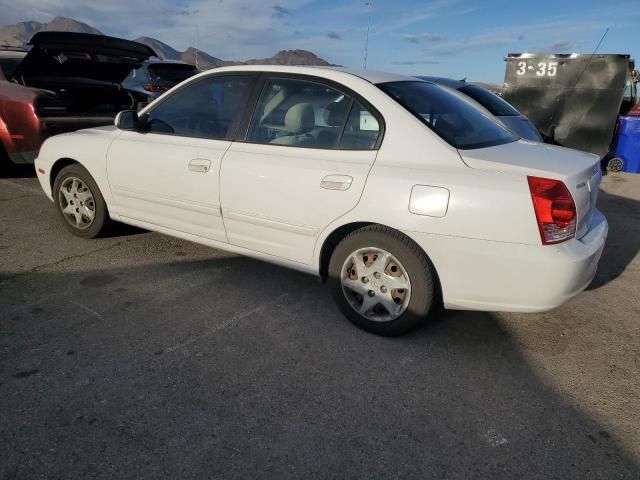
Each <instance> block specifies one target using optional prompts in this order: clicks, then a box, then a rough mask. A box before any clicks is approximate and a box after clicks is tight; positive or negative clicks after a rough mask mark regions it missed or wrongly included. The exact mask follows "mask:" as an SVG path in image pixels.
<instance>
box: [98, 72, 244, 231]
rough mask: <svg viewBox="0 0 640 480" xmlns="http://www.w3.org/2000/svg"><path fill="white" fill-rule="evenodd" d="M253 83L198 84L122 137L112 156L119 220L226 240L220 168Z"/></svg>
mask: <svg viewBox="0 0 640 480" xmlns="http://www.w3.org/2000/svg"><path fill="white" fill-rule="evenodd" d="M253 82H254V77H252V76H247V75H233V76H231V75H227V76H223V75H221V76H211V77H205V78H203V79H200V80H196V81H194V82H192V83H190V84H187V85H186V86H185V87H183V88H181V89H179V90H178V91H176V92H175V93H173V94H171V95H170V96H169V97H167V98H166V99H163V100H161V101H160V103H158V104H157V105H156V106H154V107H153V108H152V110H150V111H149V112H147V113H146V114H145V115H143V117H142V119H141V121H142V123H143V126H142V127H141V131H123V132H122V133H121V134H120V135H119V136H118V138H117V139H116V140H115V141H114V142H113V144H112V145H111V147H110V149H109V152H108V154H107V174H108V177H109V184H110V186H111V192H112V195H113V199H114V202H113V205H111V208H112V210H113V213H115V214H118V215H120V216H121V217H122V219H123V220H124V221H127V219H129V220H134V221H141V222H145V223H148V224H152V225H155V226H159V227H163V228H168V229H170V230H174V231H176V232H183V233H188V234H191V235H197V236H199V237H203V238H207V239H212V240H218V241H224V242H226V241H227V237H226V233H225V229H224V224H223V221H222V216H221V212H220V190H219V185H220V182H219V180H220V177H219V172H220V165H221V161H222V157H223V156H224V154H225V152H226V151H227V150H228V149H229V147H230V145H231V142H230V140H228V138H230V135H231V132H232V130H233V126H234V125H235V122H236V121H237V119H238V118H239V116H240V114H241V113H242V109H243V108H244V105H245V103H246V100H247V96H248V95H249V93H250V89H251V87H252V84H253Z"/></svg>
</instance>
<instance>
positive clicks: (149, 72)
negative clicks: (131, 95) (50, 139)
mask: <svg viewBox="0 0 640 480" xmlns="http://www.w3.org/2000/svg"><path fill="white" fill-rule="evenodd" d="M197 73H200V71H199V70H198V69H197V68H196V67H194V66H193V65H190V64H188V63H184V62H180V61H178V60H160V59H149V60H147V61H146V62H144V63H143V64H142V66H140V67H139V68H136V69H134V70H132V71H131V73H129V75H128V76H127V78H126V79H125V80H124V81H123V82H122V86H123V87H124V88H125V89H127V90H130V91H132V92H136V93H139V94H142V95H144V96H145V97H147V98H148V101H151V100H154V99H156V98H158V97H159V96H160V95H162V94H163V93H164V92H166V91H167V90H169V89H170V88H172V87H174V86H175V85H177V84H178V83H180V82H182V81H183V80H186V79H187V78H189V77H192V76H193V75H195V74H197Z"/></svg>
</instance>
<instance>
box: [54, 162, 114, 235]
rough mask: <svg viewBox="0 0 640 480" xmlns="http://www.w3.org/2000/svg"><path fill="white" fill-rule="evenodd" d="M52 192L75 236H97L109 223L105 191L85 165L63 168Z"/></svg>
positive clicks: (57, 209)
mask: <svg viewBox="0 0 640 480" xmlns="http://www.w3.org/2000/svg"><path fill="white" fill-rule="evenodd" d="M51 193H52V196H53V200H54V202H55V206H56V211H57V212H58V215H60V218H61V219H62V221H63V223H64V225H65V227H67V229H68V230H69V231H70V232H71V233H73V234H74V235H77V236H79V237H83V238H95V237H97V236H98V235H100V233H102V232H103V231H104V229H105V227H106V226H107V224H108V223H109V212H108V210H107V204H106V203H105V201H104V198H103V197H102V193H101V192H100V189H99V188H98V185H97V184H96V182H95V181H94V180H93V178H92V177H91V175H90V174H89V172H88V171H87V169H86V168H84V167H83V166H82V165H80V164H77V163H75V164H73V165H68V166H66V167H64V168H63V169H62V170H60V172H59V173H58V175H57V176H56V179H55V181H54V183H53V191H52V192H51Z"/></svg>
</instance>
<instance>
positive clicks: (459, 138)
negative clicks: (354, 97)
mask: <svg viewBox="0 0 640 480" xmlns="http://www.w3.org/2000/svg"><path fill="white" fill-rule="evenodd" d="M378 87H379V88H380V89H381V90H382V91H384V92H385V93H386V94H387V95H389V96H390V97H391V98H393V99H394V100H395V101H397V102H398V103H399V104H400V105H402V106H403V107H404V108H406V109H407V110H409V112H411V113H412V114H413V115H415V116H416V117H418V118H419V119H420V120H422V122H423V123H424V124H425V125H427V126H428V127H429V128H430V129H431V130H433V131H434V132H435V133H437V134H438V135H439V136H440V137H441V138H442V139H444V140H445V141H446V142H447V143H449V144H450V145H451V146H453V147H455V148H458V149H460V150H468V149H473V148H484V147H491V146H494V145H502V144H504V143H510V142H514V141H516V140H517V139H518V137H517V136H516V135H515V134H513V133H512V132H511V131H510V130H508V129H507V128H506V127H504V126H503V125H502V124H501V123H499V122H498V121H497V120H496V119H495V118H493V117H492V116H490V115H488V114H487V113H486V112H485V111H483V110H482V109H481V108H479V107H475V106H474V105H472V103H471V102H469V101H466V100H464V98H461V96H460V95H459V94H457V93H455V92H453V91H451V90H449V89H447V88H444V87H439V86H438V85H434V84H433V83H427V82H412V81H407V82H391V83H382V84H379V85H378Z"/></svg>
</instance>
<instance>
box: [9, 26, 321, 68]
mask: <svg viewBox="0 0 640 480" xmlns="http://www.w3.org/2000/svg"><path fill="white" fill-rule="evenodd" d="M42 30H48V31H58V32H80V33H94V34H98V35H103V33H102V32H101V31H99V30H98V29H96V28H94V27H92V26H91V25H87V24H86V23H82V22H79V21H77V20H74V19H73V18H66V17H56V18H54V19H53V20H51V21H50V22H49V23H41V22H34V21H28V22H20V23H16V24H15V25H6V26H4V27H0V46H2V45H9V46H13V47H25V46H27V43H28V42H29V40H30V39H31V37H32V36H33V35H34V34H35V33H37V32H39V31H42ZM135 41H136V42H140V43H144V44H145V45H148V46H149V47H151V48H152V49H153V51H154V52H156V54H157V55H158V57H160V58H163V59H169V60H182V61H183V62H186V63H191V64H193V65H195V64H196V49H195V48H193V47H189V48H187V49H186V50H185V51H184V52H181V51H179V50H176V49H175V48H173V47H172V46H170V45H168V44H166V43H164V42H162V41H160V40H158V39H156V38H152V37H139V38H136V39H135ZM197 58H198V61H197V63H198V68H200V69H201V70H207V69H209V68H215V67H222V66H226V65H258V64H260V65H264V64H267V65H321V66H329V65H332V64H331V63H329V62H327V61H326V60H324V59H323V58H320V57H318V56H317V55H316V54H315V53H313V52H309V51H307V50H281V51H279V52H278V53H276V54H275V55H274V56H273V57H269V58H257V59H256V58H254V59H251V60H246V61H238V60H222V59H220V58H217V57H214V56H213V55H210V54H208V53H207V52H205V51H203V50H198V52H197Z"/></svg>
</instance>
